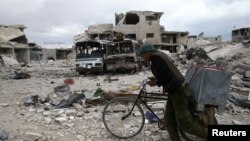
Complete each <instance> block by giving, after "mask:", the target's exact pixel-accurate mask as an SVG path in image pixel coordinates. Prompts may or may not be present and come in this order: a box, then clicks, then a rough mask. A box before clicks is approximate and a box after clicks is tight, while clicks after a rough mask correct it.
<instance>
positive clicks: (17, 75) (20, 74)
mask: <svg viewBox="0 0 250 141" xmlns="http://www.w3.org/2000/svg"><path fill="white" fill-rule="evenodd" d="M30 77H31V76H30V75H29V74H27V73H23V72H17V71H15V76H14V77H13V79H28V78H30Z"/></svg>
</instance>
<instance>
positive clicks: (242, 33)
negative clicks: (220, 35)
mask: <svg viewBox="0 0 250 141" xmlns="http://www.w3.org/2000/svg"><path fill="white" fill-rule="evenodd" d="M244 40H250V27H248V28H239V29H235V30H233V31H232V42H242V41H244Z"/></svg>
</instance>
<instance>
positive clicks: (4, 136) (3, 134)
mask: <svg viewBox="0 0 250 141" xmlns="http://www.w3.org/2000/svg"><path fill="white" fill-rule="evenodd" d="M8 137H9V135H8V133H7V132H5V131H0V140H6V139H8Z"/></svg>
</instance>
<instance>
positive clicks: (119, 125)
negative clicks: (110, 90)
mask: <svg viewBox="0 0 250 141" xmlns="http://www.w3.org/2000/svg"><path fill="white" fill-rule="evenodd" d="M146 84H147V80H144V81H143V83H142V85H141V89H140V92H139V94H138V95H137V98H136V99H131V98H129V97H117V98H114V99H112V100H111V101H109V102H108V103H107V104H106V105H105V107H104V110H103V114H102V120H103V123H104V126H105V128H106V129H107V130H108V131H109V132H110V133H111V134H112V135H113V136H115V137H117V138H121V139H127V138H131V137H134V136H136V135H138V134H139V133H140V132H141V131H142V129H143V127H144V124H145V114H144V112H143V110H142V107H141V106H140V104H143V105H144V106H145V107H146V108H147V109H148V110H149V111H150V112H151V113H152V114H153V116H154V117H155V118H156V119H157V121H158V126H159V128H160V129H161V130H164V129H166V128H165V127H164V120H163V119H160V118H159V117H158V116H157V115H156V114H155V112H154V111H153V110H152V109H151V108H150V107H149V106H148V104H147V99H149V98H150V99H159V100H167V99H168V95H167V94H157V93H148V92H146ZM211 109H212V110H214V109H213V108H209V110H211ZM212 113H213V114H214V112H212ZM213 116H214V115H213ZM213 120H215V119H213ZM179 133H180V135H181V136H182V137H183V138H184V139H186V140H187V141H193V140H194V139H192V136H193V135H189V134H187V133H185V132H184V131H183V130H181V129H179Z"/></svg>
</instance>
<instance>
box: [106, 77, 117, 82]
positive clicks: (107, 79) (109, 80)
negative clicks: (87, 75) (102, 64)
mask: <svg viewBox="0 0 250 141" xmlns="http://www.w3.org/2000/svg"><path fill="white" fill-rule="evenodd" d="M118 80H119V79H118V78H111V77H106V78H105V79H104V81H108V82H109V83H111V82H112V81H118Z"/></svg>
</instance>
